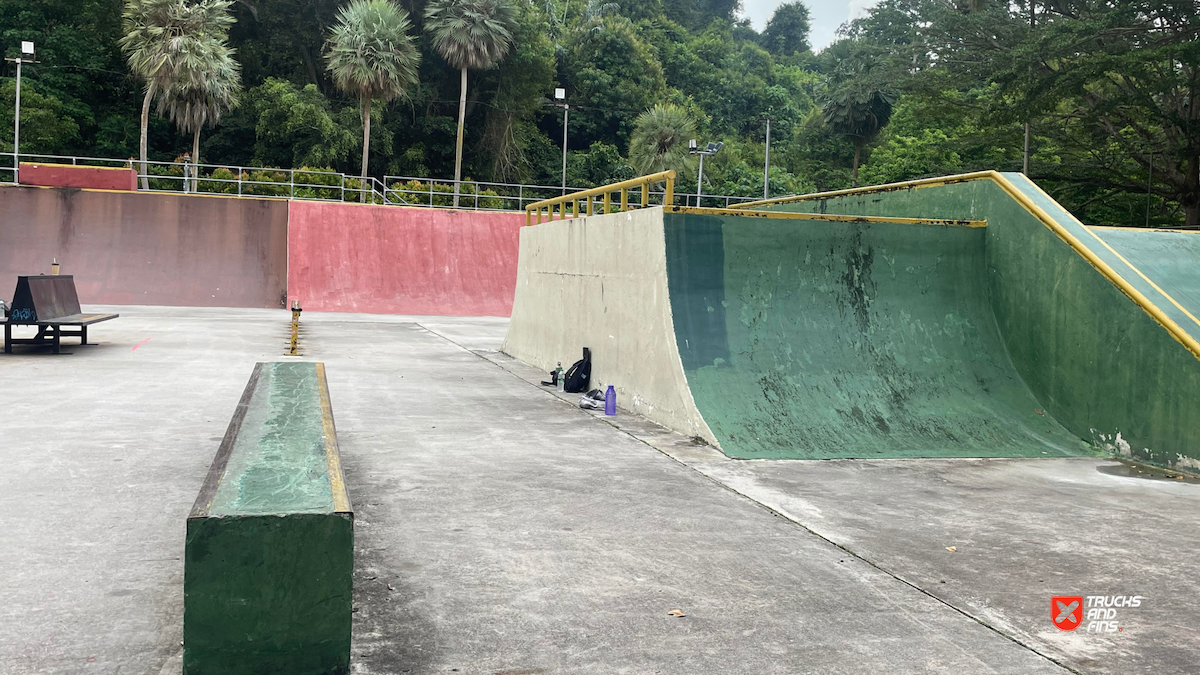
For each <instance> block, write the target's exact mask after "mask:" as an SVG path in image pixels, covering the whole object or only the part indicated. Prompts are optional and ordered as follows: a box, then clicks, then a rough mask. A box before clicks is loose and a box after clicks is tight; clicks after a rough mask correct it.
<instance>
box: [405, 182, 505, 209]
mask: <svg viewBox="0 0 1200 675" xmlns="http://www.w3.org/2000/svg"><path fill="white" fill-rule="evenodd" d="M432 185H433V193H432V196H431V195H430V183H422V182H420V181H417V180H410V181H405V182H403V183H401V182H399V181H396V182H393V183H392V184H391V185H389V186H388V188H389V189H391V190H396V191H397V192H396V193H389V195H388V196H389V197H390V198H392V199H403V200H404V201H405V202H407V203H409V204H415V205H424V206H431V205H432V206H451V207H452V206H454V184H453V183H436V182H435V183H433V184H432ZM476 193H478V196H479V208H481V209H497V210H500V209H510V210H514V211H515V210H516V200H515V199H512V198H505V197H502V196H501V195H500V194H498V193H497V192H496V191H495V190H492V189H491V188H486V189H483V190H480V189H479V186H478V185H476V184H475V183H472V182H467V181H464V182H462V183H460V188H459V200H458V203H459V204H460V205H461V206H463V207H465V208H474V207H475V198H476Z"/></svg>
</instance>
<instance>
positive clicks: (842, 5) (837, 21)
mask: <svg viewBox="0 0 1200 675" xmlns="http://www.w3.org/2000/svg"><path fill="white" fill-rule="evenodd" d="M876 2H877V0H804V4H806V5H808V13H809V16H810V17H811V18H812V33H810V34H809V39H810V40H811V42H812V46H813V51H819V50H821V49H822V48H824V47H825V46H826V45H828V44H829V43H830V42H833V39H834V33H835V32H836V31H837V29H838V26H840V25H842V24H843V23H845V22H846V21H849V20H850V19H854V18H858V17H860V16H862V15H863V14H864V13H866V10H868V9H870V8H871V7H872V6H873V5H874V4H875V3H876ZM781 4H783V0H742V16H745V17H747V18H749V19H750V22H751V23H753V24H754V28H755V29H756V30H762V29H763V27H765V26H766V25H767V20H768V19H770V18H771V14H773V13H774V12H775V8H776V7H778V6H779V5H781Z"/></svg>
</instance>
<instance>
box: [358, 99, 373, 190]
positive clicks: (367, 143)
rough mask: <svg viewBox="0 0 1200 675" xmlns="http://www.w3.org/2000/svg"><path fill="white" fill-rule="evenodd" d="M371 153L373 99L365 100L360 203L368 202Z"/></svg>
mask: <svg viewBox="0 0 1200 675" xmlns="http://www.w3.org/2000/svg"><path fill="white" fill-rule="evenodd" d="M370 152H371V99H369V98H368V99H364V100H363V161H362V185H361V186H360V187H362V192H360V193H359V195H360V199H359V201H362V202H366V201H367V156H368V154H369V153H370Z"/></svg>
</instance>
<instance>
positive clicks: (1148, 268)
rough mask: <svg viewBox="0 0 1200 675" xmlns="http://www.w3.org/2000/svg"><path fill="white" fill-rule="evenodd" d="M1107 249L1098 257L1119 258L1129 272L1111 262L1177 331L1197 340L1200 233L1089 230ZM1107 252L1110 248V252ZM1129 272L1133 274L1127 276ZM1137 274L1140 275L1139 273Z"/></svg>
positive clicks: (1199, 324)
mask: <svg viewBox="0 0 1200 675" xmlns="http://www.w3.org/2000/svg"><path fill="white" fill-rule="evenodd" d="M1091 230H1092V234H1094V235H1095V236H1096V237H1098V238H1099V239H1100V240H1101V241H1103V242H1104V244H1107V246H1103V245H1102V246H1095V247H1093V250H1096V251H1097V253H1098V254H1100V255H1104V254H1106V253H1108V254H1111V255H1112V257H1116V256H1117V255H1120V257H1121V258H1123V259H1124V260H1123V261H1121V262H1126V263H1127V264H1128V265H1129V266H1130V267H1131V268H1132V269H1131V270H1129V271H1124V270H1123V269H1122V268H1123V267H1124V266H1123V265H1120V264H1119V263H1115V264H1114V263H1112V262H1110V264H1112V265H1113V268H1114V269H1116V270H1118V271H1121V272H1122V276H1123V277H1124V278H1125V279H1127V280H1128V281H1129V283H1131V284H1133V285H1134V287H1136V288H1137V289H1138V290H1139V291H1141V292H1142V293H1143V294H1144V295H1145V296H1146V297H1147V298H1150V300H1151V301H1152V302H1154V304H1155V305H1157V306H1158V308H1159V309H1161V310H1162V311H1163V312H1165V313H1166V314H1167V316H1169V317H1171V320H1172V321H1174V322H1175V323H1176V324H1177V325H1178V326H1179V327H1180V328H1182V329H1183V330H1185V331H1187V333H1188V334H1189V335H1191V336H1192V337H1194V338H1196V339H1198V340H1200V321H1197V317H1200V232H1174V231H1168V230H1144V229H1137V228H1112V227H1096V228H1091ZM1108 249H1111V251H1109V250H1108ZM1130 272H1132V273H1130ZM1139 273H1140V274H1139Z"/></svg>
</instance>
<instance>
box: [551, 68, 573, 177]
mask: <svg viewBox="0 0 1200 675" xmlns="http://www.w3.org/2000/svg"><path fill="white" fill-rule="evenodd" d="M554 98H555V99H556V100H559V101H562V103H560V104H559V105H561V106H562V108H563V158H562V193H563V194H564V195H565V194H567V116H568V114H569V113H570V111H571V107H570V106H568V105H567V90H566V89H563V88H561V87H558V88H556V89H555V90H554Z"/></svg>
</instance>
